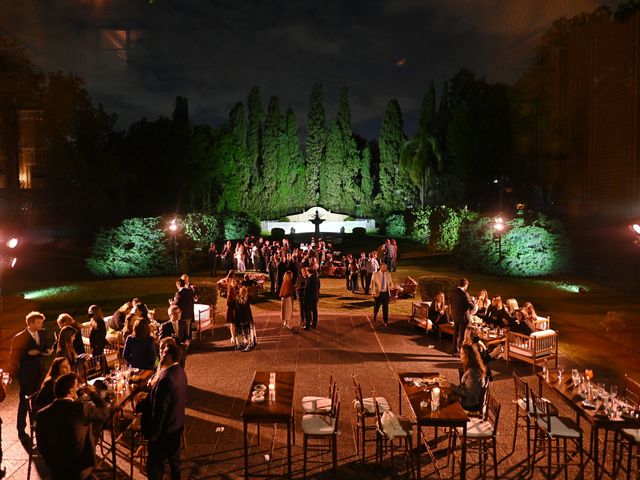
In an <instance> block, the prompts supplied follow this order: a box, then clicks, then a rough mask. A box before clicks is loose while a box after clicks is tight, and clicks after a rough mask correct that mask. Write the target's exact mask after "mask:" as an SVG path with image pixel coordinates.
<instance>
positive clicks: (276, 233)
mask: <svg viewBox="0 0 640 480" xmlns="http://www.w3.org/2000/svg"><path fill="white" fill-rule="evenodd" d="M284 234H285V232H284V228H272V229H271V236H272V237H275V238H283V237H284Z"/></svg>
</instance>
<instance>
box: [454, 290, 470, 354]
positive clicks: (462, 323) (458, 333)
mask: <svg viewBox="0 0 640 480" xmlns="http://www.w3.org/2000/svg"><path fill="white" fill-rule="evenodd" d="M468 287H469V280H467V279H466V278H461V279H460V281H459V282H458V286H457V287H456V288H454V289H453V290H452V291H451V295H449V310H450V312H451V320H453V329H454V335H453V349H454V355H458V354H459V352H460V347H461V346H462V342H463V340H464V332H465V330H466V329H467V325H469V322H470V321H471V315H472V314H473V309H474V308H475V303H474V302H473V299H472V298H471V295H469V294H468V293H467V288H468Z"/></svg>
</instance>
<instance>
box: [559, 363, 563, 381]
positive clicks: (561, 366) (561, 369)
mask: <svg viewBox="0 0 640 480" xmlns="http://www.w3.org/2000/svg"><path fill="white" fill-rule="evenodd" d="M563 373H564V365H563V364H559V365H558V383H562V374H563Z"/></svg>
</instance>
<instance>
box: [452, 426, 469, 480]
mask: <svg viewBox="0 0 640 480" xmlns="http://www.w3.org/2000/svg"><path fill="white" fill-rule="evenodd" d="M461 457H462V458H460V480H465V478H467V424H466V423H465V424H464V426H463V427H462V454H461ZM453 461H454V462H455V458H454V459H453Z"/></svg>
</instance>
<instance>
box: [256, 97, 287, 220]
mask: <svg viewBox="0 0 640 480" xmlns="http://www.w3.org/2000/svg"><path fill="white" fill-rule="evenodd" d="M280 117H281V115H280V99H279V98H278V97H275V96H274V97H271V99H269V105H268V107H267V116H266V118H265V121H264V132H263V136H262V190H261V192H260V193H259V195H260V198H261V199H262V206H261V208H260V210H259V214H261V215H263V214H267V215H280V213H281V206H282V205H281V203H282V202H281V198H280V194H281V193H282V192H281V190H280V188H279V187H280V185H279V183H280V180H281V179H280V166H281V162H282V161H283V160H284V159H283V158H282V132H281V128H280V127H281V118H280Z"/></svg>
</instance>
